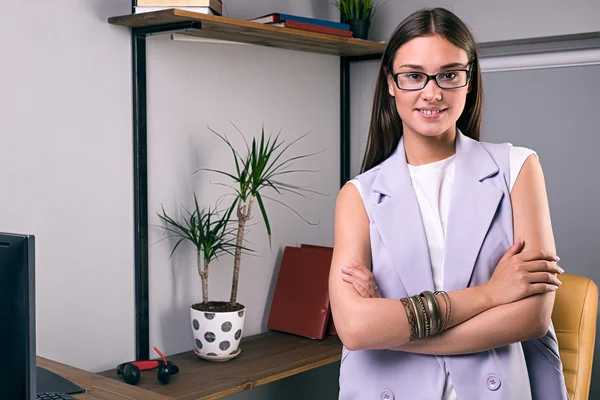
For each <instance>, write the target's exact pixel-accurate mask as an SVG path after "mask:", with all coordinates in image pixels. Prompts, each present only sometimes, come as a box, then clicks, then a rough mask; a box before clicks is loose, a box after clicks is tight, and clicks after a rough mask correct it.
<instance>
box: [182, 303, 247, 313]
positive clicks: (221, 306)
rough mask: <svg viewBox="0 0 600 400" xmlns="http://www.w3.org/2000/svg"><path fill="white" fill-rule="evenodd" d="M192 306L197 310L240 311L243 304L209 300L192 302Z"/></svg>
mask: <svg viewBox="0 0 600 400" xmlns="http://www.w3.org/2000/svg"><path fill="white" fill-rule="evenodd" d="M192 308H193V309H194V310H198V311H203V312H204V311H209V312H232V311H240V310H241V309H243V308H244V305H243V304H240V303H235V305H231V303H229V302H228V301H209V302H208V303H196V304H192Z"/></svg>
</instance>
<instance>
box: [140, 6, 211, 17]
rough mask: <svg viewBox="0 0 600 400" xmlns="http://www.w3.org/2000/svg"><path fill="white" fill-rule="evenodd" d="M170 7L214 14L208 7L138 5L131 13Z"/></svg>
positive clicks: (168, 8)
mask: <svg viewBox="0 0 600 400" xmlns="http://www.w3.org/2000/svg"><path fill="white" fill-rule="evenodd" d="M172 8H175V9H177V10H184V11H191V12H196V13H200V14H211V15H215V12H214V11H213V10H211V9H210V8H208V7H138V6H135V7H134V11H133V13H134V14H143V13H149V12H154V11H162V10H170V9H172Z"/></svg>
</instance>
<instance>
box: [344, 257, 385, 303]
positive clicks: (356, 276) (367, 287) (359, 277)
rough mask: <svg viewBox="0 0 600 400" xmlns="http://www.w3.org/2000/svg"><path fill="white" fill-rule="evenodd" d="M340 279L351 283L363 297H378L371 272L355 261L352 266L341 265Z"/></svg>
mask: <svg viewBox="0 0 600 400" xmlns="http://www.w3.org/2000/svg"><path fill="white" fill-rule="evenodd" d="M342 280H344V281H345V282H348V283H351V284H352V285H353V286H354V288H355V289H356V291H357V292H358V293H359V294H360V295H361V296H363V297H379V293H378V290H377V283H376V281H375V276H374V275H373V273H372V272H371V271H370V270H369V269H368V268H367V267H365V266H364V265H362V264H360V263H359V262H357V261H353V262H352V266H346V265H342Z"/></svg>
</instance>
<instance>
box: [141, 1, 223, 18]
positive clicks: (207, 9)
mask: <svg viewBox="0 0 600 400" xmlns="http://www.w3.org/2000/svg"><path fill="white" fill-rule="evenodd" d="M171 8H176V9H179V10H185V11H192V12H197V13H201V14H211V15H223V3H222V1H221V0H136V2H135V7H134V13H135V14H142V13H147V12H153V11H162V10H168V9H171Z"/></svg>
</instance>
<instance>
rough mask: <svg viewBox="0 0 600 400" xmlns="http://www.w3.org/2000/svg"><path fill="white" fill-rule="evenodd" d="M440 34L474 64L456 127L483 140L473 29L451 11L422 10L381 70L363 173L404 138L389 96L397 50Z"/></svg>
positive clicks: (391, 45)
mask: <svg viewBox="0 0 600 400" xmlns="http://www.w3.org/2000/svg"><path fill="white" fill-rule="evenodd" d="M435 34H436V35H440V36H442V37H444V38H445V39H446V40H448V41H449V42H450V43H452V44H453V45H455V46H457V47H460V48H461V49H463V50H464V51H465V52H466V53H467V56H468V58H469V62H470V64H471V82H470V85H471V90H470V92H469V93H468V94H467V99H466V103H465V108H464V110H463V112H462V114H461V116H460V118H459V119H458V121H457V123H456V125H457V127H458V129H460V131H461V132H462V133H464V134H465V135H466V136H469V137H470V138H472V139H475V140H479V134H480V132H481V119H482V108H483V107H482V106H483V88H482V85H481V69H480V67H479V58H478V57H477V47H476V45H475V39H474V38H473V35H472V33H471V31H470V30H469V28H468V27H467V26H466V25H465V24H464V23H463V22H462V21H461V20H460V19H459V18H458V17H457V16H456V15H455V14H453V13H452V12H451V11H448V10H446V9H444V8H433V9H422V10H419V11H416V12H414V13H413V14H411V15H410V16H408V17H407V18H406V19H405V20H404V21H402V22H401V23H400V25H398V27H397V28H396V30H395V31H394V33H393V34H392V36H391V38H390V40H389V42H388V44H387V46H386V48H385V51H384V52H383V56H382V59H381V64H380V67H379V75H378V77H377V82H376V86H375V96H374V99H373V110H372V112H371V125H370V127H369V138H368V140H367V148H366V150H365V156H364V158H363V162H362V166H361V172H365V171H368V170H369V169H371V168H373V167H374V166H376V165H379V164H380V163H381V162H382V161H384V160H385V159H386V158H388V157H389V156H390V155H391V154H392V153H393V152H394V150H395V149H396V146H398V143H399V141H400V138H401V137H402V133H403V132H402V119H401V118H400V115H398V111H397V109H396V104H395V102H394V98H393V97H392V96H390V94H389V93H388V80H387V79H388V76H389V75H391V74H392V73H393V63H394V58H395V56H396V51H398V49H399V48H400V47H401V46H402V45H403V44H405V43H406V42H408V41H409V40H411V39H414V38H416V37H420V36H428V35H435Z"/></svg>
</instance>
